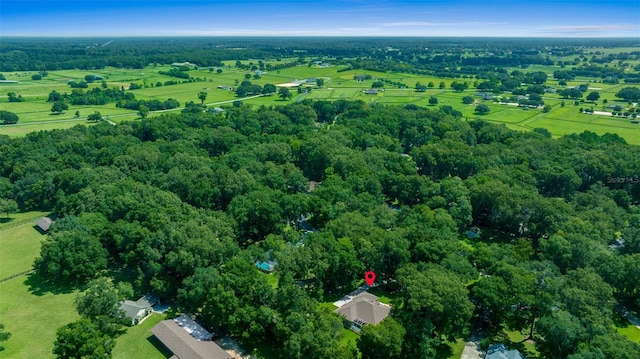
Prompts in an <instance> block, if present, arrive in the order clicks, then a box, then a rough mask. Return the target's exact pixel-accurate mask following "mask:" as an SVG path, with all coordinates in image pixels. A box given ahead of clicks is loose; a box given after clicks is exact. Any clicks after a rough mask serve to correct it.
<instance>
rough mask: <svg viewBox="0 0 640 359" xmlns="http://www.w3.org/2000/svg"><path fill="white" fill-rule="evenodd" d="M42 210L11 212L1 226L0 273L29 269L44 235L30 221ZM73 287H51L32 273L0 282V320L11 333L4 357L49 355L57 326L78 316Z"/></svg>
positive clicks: (13, 272)
mask: <svg viewBox="0 0 640 359" xmlns="http://www.w3.org/2000/svg"><path fill="white" fill-rule="evenodd" d="M44 214H46V213H43V212H27V213H19V214H15V215H12V216H11V217H10V218H12V221H9V222H5V223H2V224H1V225H2V227H0V273H1V274H0V275H1V276H2V277H5V276H9V275H11V274H16V273H19V272H22V271H25V270H28V269H30V268H31V266H32V264H33V260H34V259H35V258H36V256H38V253H39V252H40V242H41V241H42V239H43V238H44V236H42V235H41V234H40V233H39V232H38V231H37V230H36V229H35V228H34V227H33V222H32V221H33V220H34V219H36V218H38V217H40V216H42V215H44ZM74 298H75V291H74V290H73V289H72V288H65V287H51V286H49V285H48V284H47V283H44V282H42V281H41V280H40V278H39V277H38V276H37V275H35V274H31V275H28V276H20V277H16V278H13V279H10V280H8V281H5V282H2V283H0V322H1V323H2V324H4V325H5V328H6V330H7V331H9V332H10V333H11V338H10V339H9V340H8V341H7V342H6V343H5V347H6V350H5V351H4V352H2V357H3V358H52V357H53V354H52V352H51V351H52V350H53V342H54V341H55V333H56V330H57V329H58V327H61V326H63V325H65V324H67V323H69V322H72V321H74V320H76V319H77V318H78V314H77V313H76V311H75V308H74V305H73V301H74Z"/></svg>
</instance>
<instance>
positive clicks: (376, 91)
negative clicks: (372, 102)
mask: <svg viewBox="0 0 640 359" xmlns="http://www.w3.org/2000/svg"><path fill="white" fill-rule="evenodd" d="M364 93H366V94H367V95H376V94H377V93H378V90H376V89H366V90H364Z"/></svg>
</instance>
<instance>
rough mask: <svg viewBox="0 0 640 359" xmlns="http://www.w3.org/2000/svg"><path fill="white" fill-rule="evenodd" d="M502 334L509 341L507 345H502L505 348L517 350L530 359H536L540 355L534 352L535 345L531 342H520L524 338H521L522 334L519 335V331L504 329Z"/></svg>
mask: <svg viewBox="0 0 640 359" xmlns="http://www.w3.org/2000/svg"><path fill="white" fill-rule="evenodd" d="M504 333H505V334H506V336H507V339H508V340H509V342H508V343H504V345H506V346H507V348H509V349H517V350H518V351H520V353H522V354H523V355H524V356H525V357H527V358H530V359H534V358H538V357H539V356H540V353H538V351H537V350H536V346H535V344H534V343H533V342H532V341H531V340H527V341H525V342H522V340H523V339H524V338H525V337H523V336H522V333H520V332H519V331H517V330H506V329H505V330H504Z"/></svg>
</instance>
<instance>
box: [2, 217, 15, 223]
mask: <svg viewBox="0 0 640 359" xmlns="http://www.w3.org/2000/svg"><path fill="white" fill-rule="evenodd" d="M13 220H14V218H11V217H0V224H1V223H9V222H11V221H13Z"/></svg>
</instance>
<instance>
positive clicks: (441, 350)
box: [436, 342, 453, 358]
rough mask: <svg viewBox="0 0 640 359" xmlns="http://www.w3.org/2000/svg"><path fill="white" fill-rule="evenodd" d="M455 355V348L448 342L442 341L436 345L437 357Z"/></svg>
mask: <svg viewBox="0 0 640 359" xmlns="http://www.w3.org/2000/svg"><path fill="white" fill-rule="evenodd" d="M451 355H453V350H452V349H451V347H450V346H449V344H447V343H446V342H443V343H440V345H438V346H437V347H436V358H449V357H451Z"/></svg>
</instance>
